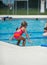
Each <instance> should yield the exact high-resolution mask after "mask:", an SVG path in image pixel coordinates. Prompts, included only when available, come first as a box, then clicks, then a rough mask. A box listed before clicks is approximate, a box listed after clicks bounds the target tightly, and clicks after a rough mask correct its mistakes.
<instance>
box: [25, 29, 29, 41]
mask: <svg viewBox="0 0 47 65" xmlns="http://www.w3.org/2000/svg"><path fill="white" fill-rule="evenodd" d="M25 34H26V38H27V39H28V40H29V35H28V33H27V31H26V29H25Z"/></svg>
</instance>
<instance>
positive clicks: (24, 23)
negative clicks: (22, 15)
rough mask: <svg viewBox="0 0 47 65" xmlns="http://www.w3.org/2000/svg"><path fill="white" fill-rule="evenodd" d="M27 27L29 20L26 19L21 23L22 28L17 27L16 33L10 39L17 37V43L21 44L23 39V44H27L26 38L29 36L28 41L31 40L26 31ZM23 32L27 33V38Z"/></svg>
mask: <svg viewBox="0 0 47 65" xmlns="http://www.w3.org/2000/svg"><path fill="white" fill-rule="evenodd" d="M26 28H27V22H26V21H24V22H22V23H21V26H20V28H17V29H16V32H15V33H14V35H13V36H12V37H11V38H10V39H13V38H15V39H16V40H17V41H18V42H17V45H19V44H20V41H21V40H23V44H22V46H25V44H26V38H28V41H30V40H29V35H28V34H27V31H26ZM23 33H25V34H26V38H24V37H23V36H22V34H23Z"/></svg>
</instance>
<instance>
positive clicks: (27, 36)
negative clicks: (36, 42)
mask: <svg viewBox="0 0 47 65" xmlns="http://www.w3.org/2000/svg"><path fill="white" fill-rule="evenodd" d="M25 34H26V38H27V39H28V42H30V43H32V41H31V40H30V38H29V35H28V33H27V31H26V30H25Z"/></svg>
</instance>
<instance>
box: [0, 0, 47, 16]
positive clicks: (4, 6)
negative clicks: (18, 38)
mask: <svg viewBox="0 0 47 65" xmlns="http://www.w3.org/2000/svg"><path fill="white" fill-rule="evenodd" d="M41 1H42V2H41ZM43 1H44V0H4V1H3V0H0V15H2V14H5V15H39V14H46V15H47V0H45V2H44V5H43ZM42 6H43V7H44V9H43V7H42ZM42 9H43V10H44V12H43V11H42ZM42 12H43V13H42Z"/></svg>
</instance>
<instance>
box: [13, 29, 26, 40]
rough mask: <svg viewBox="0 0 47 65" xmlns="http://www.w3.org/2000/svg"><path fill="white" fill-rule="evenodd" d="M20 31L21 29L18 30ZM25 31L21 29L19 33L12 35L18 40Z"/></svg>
mask: <svg viewBox="0 0 47 65" xmlns="http://www.w3.org/2000/svg"><path fill="white" fill-rule="evenodd" d="M20 29H21V28H20ZM24 32H25V31H23V30H22V29H21V30H20V31H19V32H15V33H14V38H16V39H18V38H19V37H20V36H21V35H22V34H23V33H24Z"/></svg>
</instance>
